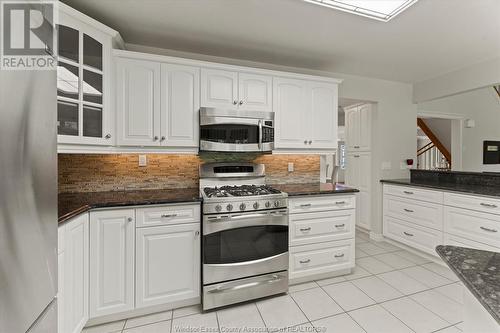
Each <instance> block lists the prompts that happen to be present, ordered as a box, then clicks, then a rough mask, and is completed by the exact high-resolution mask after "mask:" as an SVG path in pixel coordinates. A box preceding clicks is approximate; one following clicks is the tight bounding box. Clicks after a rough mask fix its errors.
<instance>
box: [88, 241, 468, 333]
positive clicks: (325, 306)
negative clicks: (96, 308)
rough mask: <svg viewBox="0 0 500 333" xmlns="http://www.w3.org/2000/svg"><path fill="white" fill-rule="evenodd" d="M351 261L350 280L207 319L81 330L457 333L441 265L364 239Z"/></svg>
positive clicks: (163, 318) (456, 298)
mask: <svg viewBox="0 0 500 333" xmlns="http://www.w3.org/2000/svg"><path fill="white" fill-rule="evenodd" d="M356 258H357V259H356V268H355V269H354V270H353V272H352V273H351V274H350V275H346V276H341V277H335V278H330V279H324V280H319V281H314V282H307V283H303V284H299V285H294V286H291V287H290V291H289V293H288V294H287V295H281V296H277V297H272V298H267V299H264V300H259V301H257V302H251V303H245V304H242V305H236V306H233V307H230V308H226V309H222V310H218V311H212V312H207V313H201V309H200V307H199V306H191V307H186V308H180V309H175V310H173V311H167V312H162V313H157V314H152V315H148V316H143V317H137V318H129V319H127V320H122V321H119V322H114V323H110V324H106V325H101V326H94V327H89V328H86V329H84V332H85V333H113V332H123V333H197V332H199V333H214V332H221V333H233V332H234V333H240V332H255V333H260V332H273V331H279V330H281V331H283V329H287V331H288V332H298V333H301V332H313V331H314V330H317V331H319V332H325V331H326V332H329V333H337V332H338V333H348V332H366V333H390V332H395V333H400V332H401V333H403V332H417V333H420V332H422V333H424V332H442V333H445V332H446V333H453V332H461V329H460V327H461V326H460V325H461V322H462V304H461V303H462V297H461V295H462V288H463V285H462V284H461V283H460V282H458V279H457V278H456V277H455V275H454V274H453V273H452V272H451V271H450V270H449V269H448V268H447V267H445V266H443V265H440V264H436V263H432V262H430V261H429V260H427V259H425V258H423V257H420V256H418V255H415V254H413V253H410V252H408V251H405V250H401V249H400V248H398V247H396V246H393V245H391V244H389V243H386V242H375V241H372V240H369V238H368V236H367V235H366V234H363V233H358V234H357V235H356ZM245 328H247V330H244V329H245Z"/></svg>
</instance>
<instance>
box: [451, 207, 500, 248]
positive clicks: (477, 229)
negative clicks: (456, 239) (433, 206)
mask: <svg viewBox="0 0 500 333" xmlns="http://www.w3.org/2000/svg"><path fill="white" fill-rule="evenodd" d="M444 231H445V232H446V233H449V234H452V235H455V236H460V237H463V238H467V239H470V240H472V241H476V242H480V243H484V244H487V245H490V246H494V247H500V216H498V215H494V214H487V213H481V212H476V211H473V210H467V209H461V208H455V207H445V208H444Z"/></svg>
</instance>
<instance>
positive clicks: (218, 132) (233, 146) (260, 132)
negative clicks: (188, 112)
mask: <svg viewBox="0 0 500 333" xmlns="http://www.w3.org/2000/svg"><path fill="white" fill-rule="evenodd" d="M273 149H274V112H263V111H237V110H224V109H217V108H201V109H200V151H214V152H270V151H272V150H273Z"/></svg>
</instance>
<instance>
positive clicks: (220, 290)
mask: <svg viewBox="0 0 500 333" xmlns="http://www.w3.org/2000/svg"><path fill="white" fill-rule="evenodd" d="M281 280H283V278H282V277H281V276H279V275H278V274H273V275H272V278H271V279H266V280H263V281H254V282H248V283H244V284H239V285H236V286H233V287H227V288H221V287H219V288H216V289H212V290H210V291H208V292H209V293H210V294H218V293H225V292H229V291H236V290H241V289H247V288H253V287H257V286H260V285H263V284H273V283H276V282H279V281H281Z"/></svg>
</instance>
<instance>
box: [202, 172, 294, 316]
mask: <svg viewBox="0 0 500 333" xmlns="http://www.w3.org/2000/svg"><path fill="white" fill-rule="evenodd" d="M200 191H201V195H202V197H203V225H202V228H203V241H202V249H203V250H202V252H203V253H202V261H203V309H204V310H209V309H213V308H217V307H221V306H225V305H229V304H234V303H238V302H243V301H247V300H251V299H255V298H260V297H265V296H270V295H274V294H279V293H283V292H286V291H287V290H288V209H287V204H288V199H287V194H286V193H283V192H281V191H279V190H276V189H274V188H272V187H270V186H266V185H265V168H264V165H262V164H251V163H208V164H204V165H202V166H201V167H200Z"/></svg>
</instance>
